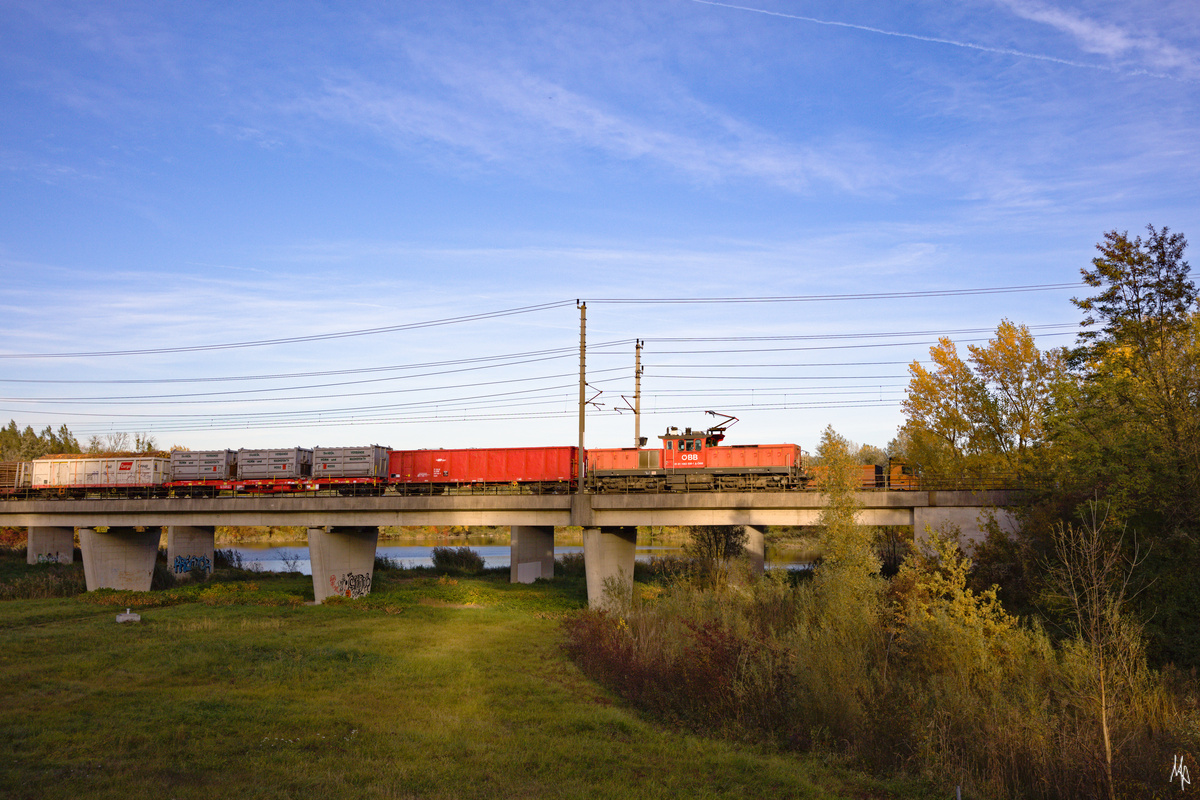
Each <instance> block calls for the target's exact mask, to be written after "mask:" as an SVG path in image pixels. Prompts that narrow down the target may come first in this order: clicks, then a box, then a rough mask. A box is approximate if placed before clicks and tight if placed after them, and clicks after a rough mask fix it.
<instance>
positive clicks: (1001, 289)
mask: <svg viewBox="0 0 1200 800" xmlns="http://www.w3.org/2000/svg"><path fill="white" fill-rule="evenodd" d="M1082 285H1083V284H1080V283H1042V284H1034V285H1028V286H992V287H988V288H984V289H932V290H924V291H911V292H864V293H861V294H814V295H791V296H783V297H654V298H621V297H609V298H601V299H593V300H588V301H587V302H589V303H594V304H599V303H605V304H610V305H613V304H615V305H651V304H662V305H675V304H707V303H817V302H827V301H835V300H900V299H905V298H915V297H968V296H971V295H984V294H1011V293H1016V292H1046V291H1053V290H1057V289H1078V288H1080V286H1082Z"/></svg>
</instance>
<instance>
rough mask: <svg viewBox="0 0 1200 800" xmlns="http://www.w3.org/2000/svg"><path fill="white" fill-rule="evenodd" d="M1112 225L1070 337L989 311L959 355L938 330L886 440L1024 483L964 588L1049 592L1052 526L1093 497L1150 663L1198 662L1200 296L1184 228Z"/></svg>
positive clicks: (907, 454) (925, 464)
mask: <svg viewBox="0 0 1200 800" xmlns="http://www.w3.org/2000/svg"><path fill="white" fill-rule="evenodd" d="M1147 234H1148V235H1147V237H1146V238H1145V239H1143V238H1142V237H1140V236H1139V237H1134V238H1130V237H1129V235H1128V234H1127V233H1119V232H1117V231H1110V232H1108V233H1107V234H1105V236H1104V241H1102V242H1101V243H1099V244H1098V245H1097V250H1098V252H1099V255H1097V256H1096V257H1095V258H1094V259H1093V260H1092V268H1091V269H1087V268H1084V269H1082V270H1081V273H1082V276H1083V279H1084V281H1085V283H1086V284H1087V285H1088V286H1089V287H1092V288H1093V289H1096V290H1097V291H1096V292H1095V293H1094V294H1092V295H1091V296H1088V297H1084V298H1075V299H1073V300H1072V302H1073V304H1074V305H1075V306H1076V307H1077V308H1079V309H1080V310H1081V311H1083V312H1084V315H1085V317H1084V320H1083V322H1082V326H1081V330H1080V332H1079V335H1078V338H1077V341H1076V342H1075V344H1074V346H1072V347H1064V348H1059V349H1055V350H1049V351H1040V350H1039V349H1038V348H1037V347H1036V345H1035V344H1034V340H1033V336H1032V335H1031V334H1030V332H1029V330H1028V328H1026V327H1025V326H1023V325H1016V324H1014V323H1012V322H1009V321H1004V322H1003V323H1001V325H1000V326H999V328H998V329H997V332H996V337H995V338H994V339H993V340H991V341H990V342H988V344H987V345H986V346H983V347H976V346H970V347H969V348H968V353H969V356H968V358H967V359H965V360H964V359H963V358H962V357H961V356H960V355H959V353H958V351H957V348H956V347H955V345H954V343H953V342H952V341H950V340H949V339H946V338H943V339H941V340H940V341H939V343H938V345H937V346H935V347H933V348H932V349H931V350H930V356H931V360H932V362H933V366H932V368H931V369H926V368H924V367H923V366H922V365H921V364H919V363H916V362H914V363H913V364H912V365H911V366H910V367H909V371H910V373H911V375H912V379H911V381H910V384H909V390H908V396H907V399H906V400H905V404H904V408H905V412H906V416H907V421H906V423H905V425H904V426H903V428H902V429H901V431H900V434H899V436H898V437H897V439H896V441H894V442H893V443H892V446H891V450H892V451H893V452H894V453H895V454H897V455H900V456H902V457H904V458H906V459H908V460H910V461H912V462H915V463H917V464H919V465H920V468H921V471H922V474H923V475H924V476H925V477H926V478H927V479H931V480H932V481H933V482H936V483H940V484H949V485H961V486H964V487H971V486H976V485H980V484H981V483H982V484H985V485H986V484H987V483H988V481H1001V482H1004V483H1007V484H1008V485H1016V486H1022V487H1027V488H1029V489H1031V490H1032V496H1033V499H1034V501H1035V502H1034V503H1033V504H1032V506H1031V507H1029V509H1028V511H1027V513H1026V514H1025V517H1024V519H1023V521H1022V525H1021V527H1020V530H1019V531H1017V533H1016V534H1015V535H1006V536H1001V535H999V533H998V532H997V533H995V534H994V535H993V536H991V537H990V538H989V539H988V541H987V542H985V543H984V544H983V545H982V546H981V547H980V548H978V549H977V550H976V551H975V553H974V554H973V555H974V556H975V560H976V570H975V572H974V574H973V577H972V581H973V585H974V586H975V588H976V589H982V588H985V587H986V586H989V585H991V584H992V583H995V584H998V585H999V587H1000V588H999V592H1000V597H1001V598H1002V599H1003V600H1004V602H1005V605H1006V606H1007V607H1008V608H1009V609H1010V610H1013V611H1016V612H1018V613H1021V614H1033V613H1039V612H1040V611H1042V610H1044V608H1045V605H1046V603H1045V598H1044V597H1043V595H1044V594H1045V576H1046V573H1047V566H1048V565H1049V564H1051V563H1052V562H1053V552H1052V551H1053V545H1052V541H1053V532H1054V530H1055V529H1056V528H1057V526H1059V525H1061V524H1066V523H1070V524H1075V523H1077V522H1078V521H1079V516H1080V514H1081V512H1083V511H1084V510H1085V509H1086V508H1087V505H1088V504H1089V503H1091V502H1094V501H1099V502H1100V503H1101V504H1102V505H1103V507H1104V509H1105V512H1106V514H1107V518H1108V527H1109V528H1110V529H1111V530H1112V531H1114V532H1117V533H1120V532H1124V534H1125V535H1124V537H1123V540H1122V541H1123V542H1124V547H1125V552H1124V555H1125V557H1126V558H1130V557H1132V555H1133V549H1134V547H1135V546H1136V547H1137V548H1138V549H1139V552H1140V553H1141V554H1142V555H1143V556H1145V563H1144V564H1143V565H1142V567H1141V568H1140V569H1139V570H1138V571H1137V573H1136V574H1135V575H1134V578H1133V579H1134V580H1135V581H1136V582H1138V583H1139V585H1138V586H1137V589H1138V590H1139V591H1136V592H1135V595H1136V597H1135V599H1134V608H1135V611H1136V612H1137V613H1138V614H1139V615H1140V617H1141V618H1142V619H1144V620H1146V621H1147V635H1148V638H1149V652H1150V657H1151V659H1152V661H1153V662H1154V663H1156V664H1158V665H1165V664H1168V663H1173V664H1175V665H1177V666H1181V667H1188V668H1192V667H1198V666H1200V570H1197V566H1200V309H1198V302H1197V290H1196V287H1195V284H1194V283H1193V282H1192V281H1191V280H1190V279H1189V277H1188V273H1189V271H1190V266H1189V264H1188V263H1187V261H1185V260H1184V250H1185V248H1186V246H1187V240H1186V239H1185V238H1184V236H1183V235H1181V234H1178V233H1175V234H1172V233H1170V232H1169V231H1168V229H1166V228H1163V229H1161V230H1157V229H1155V228H1154V226H1148V228H1147Z"/></svg>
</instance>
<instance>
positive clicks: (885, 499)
mask: <svg viewBox="0 0 1200 800" xmlns="http://www.w3.org/2000/svg"><path fill="white" fill-rule="evenodd" d="M1020 500H1021V498H1020V495H1019V494H1018V493H1016V492H1006V491H980V492H970V491H907V492H897V491H871V492H859V493H857V495H856V501H857V503H858V505H859V506H860V507H861V509H862V510H861V512H860V513H859V517H858V519H859V522H860V523H862V524H866V525H913V524H914V522H916V523H919V521H920V518H921V517H922V513H921V511H918V509H945V510H946V511H950V510H952V509H954V510H957V511H958V512H959V516H962V515H963V514H970V513H971V511H972V510H975V511H976V512H978V511H981V510H984V509H992V508H1005V507H1010V506H1012V505H1016V504H1018V503H1019V502H1020ZM827 503H828V498H827V496H826V495H825V494H823V493H820V492H769V493H767V492H690V493H680V494H675V493H664V494H584V495H520V494H513V495H497V494H487V495H469V494H464V495H442V496H403V495H384V496H382V497H340V496H339V497H334V496H261V497H253V496H249V497H247V496H240V497H215V498H165V499H137V500H133V499H94V500H7V501H4V502H0V524H3V525H13V526H28V525H38V526H41V525H46V526H77V527H94V526H105V525H107V526H156V525H300V526H319V525H372V526H373V525H385V526H405V525H543V526H566V525H581V526H589V527H590V526H597V527H618V526H631V525H815V524H816V522H817V519H818V517H819V516H820V513H821V509H822V508H823V507H824V506H825V505H827Z"/></svg>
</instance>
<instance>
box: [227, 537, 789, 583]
mask: <svg viewBox="0 0 1200 800" xmlns="http://www.w3.org/2000/svg"><path fill="white" fill-rule="evenodd" d="M462 546H463V544H462V542H461V540H459V541H455V542H448V541H446V540H444V539H431V540H427V541H415V542H413V541H408V542H405V543H403V544H398V543H392V542H388V541H387V540H382V541H380V543H379V545H378V546H377V547H376V548H375V554H376V555H377V556H379V557H381V558H387V559H390V560H391V561H394V562H396V563H397V564H400V565H401V566H403V567H432V566H433V556H432V553H433V548H435V547H462ZM466 546H467V547H470V548H471V549H472V550H474V551H475V552H476V553H478V554H479V555H480V556H482V557H483V564H484V566H485V567H507V566H509V564H510V563H511V558H510V553H509V546H508V544H507V543H504V544H490V543H487V542H478V543H476V542H471V541H470V540H468V541H467V543H466ZM217 549H218V550H233V551H234V552H236V553H239V554H240V555H241V557H242V565H243V566H244V567H246V568H247V569H255V570H259V571H262V572H303V573H304V574H305V575H311V574H312V563H311V562H310V561H309V557H308V544H307V542H305V541H304V540H300V541H296V542H287V543H283V542H280V543H274V544H257V543H242V544H237V545H226V546H222V545H217ZM582 552H583V548H582V547H580V546H578V545H559V546H556V547H555V548H554V556H555V557H556V558H557V557H559V556H562V555H565V554H567V553H582ZM682 552H683V548H681V547H677V546H672V545H645V546H643V545H639V546H638V547H637V550H636V553H635V556H634V557H635V558H637V560H638V561H649V560H650V559H651V558H653V557H659V558H661V557H663V556H670V555H680V554H682ZM787 555H788V554H787V553H786V552H782V553H777V552H775V551H774V550H773V548H768V550H767V566H786V567H788V568H789V569H803V568H805V567H807V566H808V565H807V564H805V563H803V562H799V561H794V560H790V559H788V557H787Z"/></svg>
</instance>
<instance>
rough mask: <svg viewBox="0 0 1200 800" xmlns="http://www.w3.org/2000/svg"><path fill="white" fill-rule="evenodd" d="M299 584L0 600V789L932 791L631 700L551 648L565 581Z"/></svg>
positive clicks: (861, 794)
mask: <svg viewBox="0 0 1200 800" xmlns="http://www.w3.org/2000/svg"><path fill="white" fill-rule="evenodd" d="M23 558H24V553H23V552H22V551H18V550H15V549H14V550H9V551H7V552H6V553H4V554H2V555H0V561H2V562H3V564H2V565H0V574H2V575H3V581H6V582H8V583H10V584H11V583H12V582H14V581H19V580H22V579H23V578H24V579H28V578H29V577H30V576H31V575H39V574H40V573H42V572H46V571H48V570H59V571H62V570H63V568H61V567H50V566H46V565H39V566H31V567H26V566H24V565H23V563H21V562H23ZM69 569H70V570H74V571H81V567H80V566H79V565H78V564H76V565H74V566H73V567H71V568H69ZM27 583H29V584H30V585H36V586H40V585H42V584H43V583H45V581H39V580H33V581H27ZM311 597H312V584H311V579H309V578H308V577H307V576H302V575H298V574H290V575H263V574H253V573H245V572H242V571H239V570H219V571H218V574H217V575H216V576H215V577H214V578H213V580H211V581H209V582H207V583H205V584H202V585H192V586H186V585H182V586H179V587H175V588H171V589H166V590H160V591H155V592H149V593H121V592H94V593H89V594H79V595H76V596H72V597H59V598H53V597H52V598H44V599H12V600H7V601H4V602H0V686H3V687H4V689H3V698H4V700H3V703H0V796H2V797H5V798H14V799H15V798H59V797H61V798H77V797H88V798H110V797H111V798H119V799H120V800H135V799H136V798H143V797H146V798H151V797H153V798H187V797H197V798H206V800H208V799H209V798H213V797H238V798H301V797H321V798H339V797H353V798H374V797H378V798H460V797H461V798H474V797H478V798H496V797H562V798H571V797H580V798H583V797H587V798H606V797H611V798H622V799H624V798H631V797H646V798H653V797H672V798H674V797H689V798H704V797H714V798H715V797H730V798H735V797H736V798H754V797H764V798H765V797H770V798H779V797H814V798H817V797H820V798H838V797H844V798H888V797H897V798H905V797H922V796H947V797H948V796H950V795H949V794H946V793H945V792H944V791H938V792H937V793H935V794H931V795H927V794H926V793H925V792H924V791H923V790H922V789H921V788H920V787H919V786H916V785H914V784H911V783H899V782H882V781H879V780H876V779H874V778H870V777H867V776H865V775H864V774H862V773H859V772H856V771H854V770H853V769H851V768H850V766H849V765H848V764H846V763H845V762H844V761H843V760H842V758H841V757H838V756H834V755H831V754H828V755H821V754H817V755H802V756H800V755H796V754H789V753H782V752H778V751H775V750H773V749H771V748H766V747H763V746H761V745H753V744H743V743H739V742H735V741H728V740H721V739H711V738H703V737H698V736H695V735H692V734H689V733H687V732H686V731H684V730H682V729H678V728H674V727H671V726H669V725H664V724H661V723H660V722H657V721H655V720H654V719H651V718H648V717H645V716H642V715H640V714H639V713H638V712H636V711H635V710H633V709H631V708H630V707H628V706H626V705H625V704H624V703H623V702H622V701H620V700H619V699H617V697H616V695H614V694H612V693H610V692H609V691H608V690H606V689H604V688H602V687H600V686H599V685H598V684H596V683H594V682H592V681H591V680H589V679H587V678H586V677H584V676H583V675H582V674H581V672H580V671H579V669H578V668H577V667H576V666H575V665H574V664H573V663H572V662H571V661H570V660H568V658H567V657H566V656H565V655H564V650H563V647H562V643H563V620H564V619H566V618H568V617H570V616H571V615H573V614H575V613H577V611H578V610H579V609H581V608H582V607H583V605H584V603H585V599H584V589H583V580H582V578H581V577H562V578H556V579H554V580H552V581H540V582H538V583H537V584H534V585H532V586H513V585H510V584H509V583H508V582H507V571H505V573H504V574H498V573H494V572H493V573H487V574H484V575H482V576H478V577H457V578H453V577H447V576H437V575H434V574H433V573H432V572H429V571H425V572H417V571H401V570H382V571H377V572H376V580H375V584H374V587H373V592H372V595H371V596H370V597H369V598H367V599H366V600H364V601H337V602H333V603H329V604H326V605H322V606H312V605H307V604H306V601H307V600H311ZM126 606H130V607H133V608H134V610H136V611H138V613H140V614H141V615H142V621H141V622H140V623H126V624H117V623H116V621H115V617H116V614H117V613H118V612H120V611H124V609H125V607H126Z"/></svg>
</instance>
